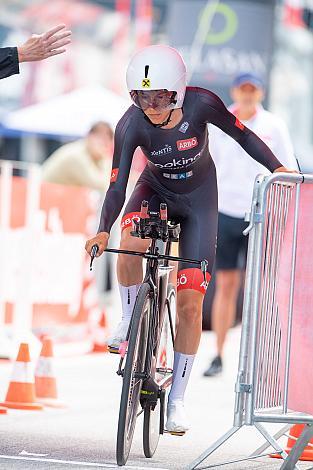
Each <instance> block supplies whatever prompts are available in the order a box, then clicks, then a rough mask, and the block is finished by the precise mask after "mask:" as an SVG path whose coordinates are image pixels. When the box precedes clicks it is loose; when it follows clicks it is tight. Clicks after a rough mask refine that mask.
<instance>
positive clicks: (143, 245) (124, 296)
mask: <svg viewBox="0 0 313 470" xmlns="http://www.w3.org/2000/svg"><path fill="white" fill-rule="evenodd" d="M143 200H146V201H148V202H149V208H150V210H154V209H155V208H156V207H154V206H155V205H156V204H159V206H158V208H159V207H160V202H159V199H158V197H157V196H156V194H155V192H154V191H153V189H151V187H150V186H149V185H147V184H146V183H143V182H142V183H139V184H137V185H136V187H135V189H134V192H133V193H132V195H131V197H130V199H129V201H128V203H127V205H126V208H125V211H124V215H123V218H122V223H121V228H122V234H121V244H120V248H121V249H123V250H133V251H146V250H147V248H148V246H149V244H150V241H149V240H142V239H141V238H137V237H133V236H131V234H130V232H131V230H132V219H133V218H136V217H139V213H140V207H141V203H142V201H143ZM117 278H118V282H119V291H120V296H121V302H122V320H121V322H120V323H119V324H118V326H117V328H116V330H115V331H114V332H113V334H112V336H111V338H110V339H109V340H108V344H109V349H110V351H111V352H117V351H118V348H119V345H120V343H121V342H122V341H124V340H125V338H126V334H127V330H128V326H129V322H130V319H131V315H132V311H133V308H134V304H135V300H136V296H137V292H138V289H139V287H140V284H141V282H142V258H140V257H139V256H132V255H122V254H120V255H119V256H118V260H117Z"/></svg>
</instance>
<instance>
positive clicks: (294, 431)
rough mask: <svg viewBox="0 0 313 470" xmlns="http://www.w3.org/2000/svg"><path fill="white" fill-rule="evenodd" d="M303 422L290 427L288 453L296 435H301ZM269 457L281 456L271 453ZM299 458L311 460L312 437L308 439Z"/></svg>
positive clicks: (312, 454) (312, 449) (312, 458)
mask: <svg viewBox="0 0 313 470" xmlns="http://www.w3.org/2000/svg"><path fill="white" fill-rule="evenodd" d="M304 426H305V424H295V425H294V426H292V428H290V431H289V437H288V441H287V447H286V452H287V454H289V452H291V449H292V448H293V446H294V445H295V443H296V441H297V439H298V437H299V436H300V435H301V433H302V431H303V429H304ZM271 457H273V458H275V459H278V458H281V455H280V454H272V455H271ZM300 460H310V461H313V439H311V440H310V442H309V443H308V445H307V446H306V447H305V448H304V451H303V453H302V454H301V457H300Z"/></svg>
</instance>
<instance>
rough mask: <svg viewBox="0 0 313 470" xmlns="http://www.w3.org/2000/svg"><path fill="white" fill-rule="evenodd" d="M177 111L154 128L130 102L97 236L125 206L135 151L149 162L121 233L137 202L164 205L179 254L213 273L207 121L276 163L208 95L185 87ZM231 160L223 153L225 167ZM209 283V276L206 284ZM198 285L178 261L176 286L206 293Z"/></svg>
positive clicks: (213, 204) (194, 272)
mask: <svg viewBox="0 0 313 470" xmlns="http://www.w3.org/2000/svg"><path fill="white" fill-rule="evenodd" d="M182 110H183V118H182V120H181V121H180V122H179V123H178V124H177V125H176V126H175V127H174V128H172V129H164V128H157V127H154V126H153V125H152V124H151V123H150V122H149V121H148V120H147V119H146V118H145V116H144V113H143V112H142V110H141V109H139V108H137V107H136V106H134V105H133V106H131V107H130V108H129V109H128V111H127V112H126V113H125V114H124V116H123V117H122V119H121V120H120V121H119V123H118V125H117V127H116V131H115V145H114V156H113V166H112V174H111V182H110V187H109V189H108V191H107V194H106V197H105V200H104V203H103V207H102V213H101V220H100V225H99V229H98V233H99V232H109V231H110V229H111V227H112V225H113V223H114V221H115V220H116V218H117V217H118V215H119V213H120V211H121V209H122V207H123V204H124V201H125V192H126V185H127V181H128V176H129V172H130V167H131V162H132V157H133V154H134V151H135V149H136V148H137V147H138V146H140V148H141V149H142V151H143V152H144V154H145V155H146V157H147V159H148V163H147V166H146V168H145V169H144V171H143V172H142V174H141V176H140V177H139V179H138V181H137V184H136V187H135V189H134V191H133V193H132V195H131V197H130V199H129V201H128V203H127V205H126V208H125V211H124V216H123V219H122V229H123V228H125V227H129V226H131V223H132V218H133V217H138V216H139V212H140V206H141V202H142V201H143V200H147V201H148V202H149V208H150V210H158V209H159V207H160V202H165V203H166V204H167V206H168V216H169V219H173V220H175V221H176V222H179V223H180V225H181V234H180V241H179V255H180V256H181V257H184V258H194V259H203V258H206V259H207V260H208V261H209V267H208V270H209V272H210V273H211V272H212V267H213V262H214V256H215V247H216V232H217V187H216V174H215V166H214V162H213V160H212V158H211V155H210V153H209V149H208V131H207V124H208V123H212V124H214V125H215V126H217V127H219V128H220V129H221V130H223V131H224V132H226V133H227V134H228V135H230V136H231V137H232V138H233V139H235V140H236V141H237V142H238V143H239V144H240V145H241V146H242V147H243V148H244V149H245V150H246V152H248V153H249V154H250V155H251V157H252V158H254V159H255V160H256V161H258V162H259V163H261V164H262V165H264V166H265V167H266V168H267V169H268V170H270V171H271V172H273V171H274V170H275V169H276V168H278V167H280V166H282V164H281V163H280V162H279V161H278V160H277V158H276V157H275V156H274V154H273V153H272V152H271V150H270V149H269V148H268V147H267V146H266V144H265V143H264V142H263V141H262V140H261V139H259V137H257V136H256V135H255V134H254V133H253V132H252V131H250V130H249V129H248V128H246V127H245V126H244V125H243V124H242V123H241V122H240V121H239V120H238V119H237V118H236V117H235V116H234V115H233V114H232V113H230V112H229V111H228V110H227V109H226V107H225V106H224V104H223V102H222V101H221V100H220V99H219V98H218V97H217V96H216V95H215V94H214V93H212V92H210V91H208V90H205V89H203V88H193V87H187V90H186V95H185V100H184V104H183V108H182ZM231 157H232V156H231V155H229V164H230V165H232V159H231ZM209 279H210V275H208V276H207V282H208V281H209ZM203 281H204V279H203V275H202V273H201V271H200V269H198V268H193V267H191V265H190V264H187V263H180V265H179V272H178V281H177V282H178V289H182V288H189V289H196V290H199V291H200V292H203V293H205V290H206V287H207V282H203Z"/></svg>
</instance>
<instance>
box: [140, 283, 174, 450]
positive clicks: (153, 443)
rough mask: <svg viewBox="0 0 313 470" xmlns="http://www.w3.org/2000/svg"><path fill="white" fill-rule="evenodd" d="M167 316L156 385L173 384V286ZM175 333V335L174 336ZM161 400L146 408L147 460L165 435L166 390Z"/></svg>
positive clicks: (161, 338) (170, 290) (159, 350)
mask: <svg viewBox="0 0 313 470" xmlns="http://www.w3.org/2000/svg"><path fill="white" fill-rule="evenodd" d="M165 309H166V311H165V315H164V320H163V325H162V326H161V336H160V343H159V347H158V350H157V360H156V371H155V375H154V377H152V378H153V379H154V380H155V381H156V383H162V382H164V381H165V380H166V379H168V380H167V382H166V383H167V386H168V385H170V384H171V376H172V371H173V364H174V336H175V319H176V292H175V288H174V287H173V286H172V285H169V286H168V291H167V301H166V304H165ZM172 333H173V335H172ZM160 394H161V396H160V398H159V399H158V401H157V404H156V406H155V407H154V408H152V407H151V406H146V407H145V410H144V421H143V450H144V454H145V456H146V457H147V458H151V457H152V456H153V455H154V453H155V451H156V449H157V446H158V443H159V438H160V434H163V427H164V409H165V389H161V391H160Z"/></svg>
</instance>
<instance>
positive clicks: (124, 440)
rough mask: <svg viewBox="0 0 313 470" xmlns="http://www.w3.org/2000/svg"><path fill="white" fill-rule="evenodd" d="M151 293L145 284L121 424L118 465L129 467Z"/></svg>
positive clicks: (134, 318) (126, 372) (124, 389)
mask: <svg viewBox="0 0 313 470" xmlns="http://www.w3.org/2000/svg"><path fill="white" fill-rule="evenodd" d="M150 291H151V289H150V286H149V284H147V283H145V284H142V286H141V287H140V289H139V292H138V295H137V299H136V303H135V306H134V311H133V315H132V321H131V329H130V333H129V340H128V347H127V353H126V362H125V368H124V371H123V387H122V394H121V401H120V412H119V420H118V431H117V445H116V460H117V464H118V465H125V463H126V461H127V459H128V456H129V452H130V448H131V444H132V440H133V435H134V430H135V424H136V419H137V411H138V405H139V399H140V391H141V386H142V381H143V379H142V378H140V374H142V373H143V372H144V366H145V357H146V349H147V337H148V327H149V316H150V308H151V306H152V299H151V297H150Z"/></svg>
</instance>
